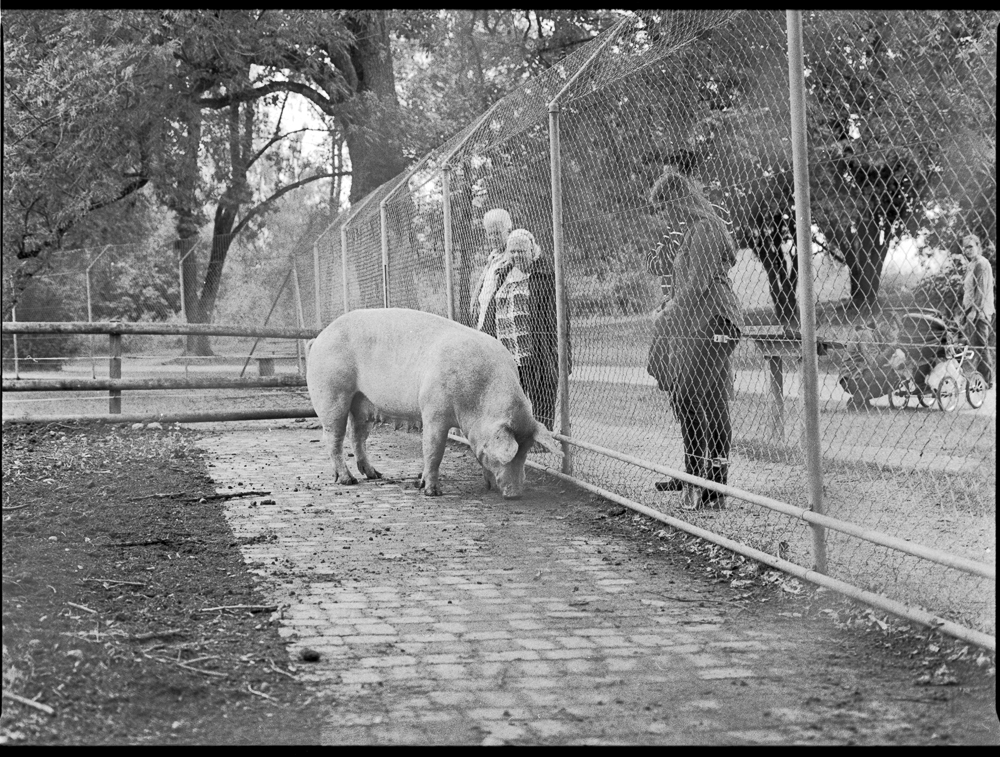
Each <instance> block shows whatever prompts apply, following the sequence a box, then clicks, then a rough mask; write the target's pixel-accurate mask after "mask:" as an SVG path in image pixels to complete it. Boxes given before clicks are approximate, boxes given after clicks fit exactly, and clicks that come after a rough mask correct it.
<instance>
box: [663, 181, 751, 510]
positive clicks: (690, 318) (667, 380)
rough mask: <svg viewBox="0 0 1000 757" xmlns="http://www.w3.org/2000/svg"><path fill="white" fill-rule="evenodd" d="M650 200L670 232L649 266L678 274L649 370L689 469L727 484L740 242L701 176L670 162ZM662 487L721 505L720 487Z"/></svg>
mask: <svg viewBox="0 0 1000 757" xmlns="http://www.w3.org/2000/svg"><path fill="white" fill-rule="evenodd" d="M650 200H651V202H652V204H653V205H654V207H655V208H656V212H657V214H658V216H659V217H660V219H661V220H662V221H664V222H665V224H664V225H665V227H666V228H667V229H668V230H669V233H668V234H667V235H666V236H665V238H664V243H663V244H662V245H661V246H660V247H658V248H657V250H656V251H655V252H654V254H651V255H649V256H647V260H646V267H647V269H648V270H649V272H650V273H651V274H654V275H656V276H661V277H665V276H669V277H671V279H672V290H673V291H672V295H673V296H672V298H671V299H668V300H665V302H664V303H663V305H661V307H660V310H659V311H658V312H657V314H656V320H655V323H654V329H653V343H652V345H651V347H650V355H649V363H648V366H647V370H648V372H649V373H650V374H651V375H652V376H653V377H654V378H655V379H656V380H657V384H658V386H659V388H660V389H661V390H663V391H666V392H668V393H669V394H670V400H671V405H672V407H673V409H674V413H675V414H676V415H677V418H678V420H679V421H680V425H681V436H682V439H683V443H684V470H685V472H686V473H689V474H691V475H694V476H700V477H702V478H706V479H708V480H709V481H713V482H716V483H720V484H726V483H727V482H728V473H729V451H730V447H731V446H732V422H731V419H730V411H729V405H730V401H731V399H732V392H733V373H732V354H733V351H734V350H735V348H736V343H737V341H738V340H739V337H740V334H741V333H742V331H741V330H742V328H743V312H742V309H741V307H740V303H739V300H738V299H737V298H736V294H735V293H734V292H733V289H732V285H731V284H730V282H729V277H728V272H729V269H730V268H732V267H733V265H734V264H735V263H736V244H735V242H734V241H733V237H732V235H731V234H730V233H729V230H728V228H727V227H726V224H725V222H724V221H723V220H722V218H720V216H719V214H718V213H717V212H716V210H715V209H714V208H713V206H712V204H711V203H710V202H709V201H708V198H707V197H705V195H704V193H703V191H702V189H701V187H700V186H699V184H698V183H696V181H695V180H693V179H691V178H689V177H687V176H684V175H683V174H681V173H680V172H679V171H676V170H675V169H672V168H668V169H666V171H665V172H664V174H663V175H662V176H661V177H660V178H659V179H658V180H657V181H656V183H655V184H654V185H653V188H652V190H651V192H650ZM656 488H657V489H658V490H660V491H671V490H673V491H677V490H683V491H684V497H683V501H682V505H681V506H682V507H683V508H684V509H688V510H693V509H698V508H721V507H723V506H724V504H725V498H724V496H723V495H721V494H719V493H718V492H715V491H712V490H710V489H702V488H701V487H697V486H692V485H682V484H681V482H679V481H666V482H659V483H657V485H656Z"/></svg>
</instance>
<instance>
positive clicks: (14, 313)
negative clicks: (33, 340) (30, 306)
mask: <svg viewBox="0 0 1000 757" xmlns="http://www.w3.org/2000/svg"><path fill="white" fill-rule="evenodd" d="M13 288H14V287H11V289H12V290H13ZM10 320H11V321H16V320H17V305H12V306H11V308H10ZM11 336H13V337H14V378H16V379H19V378H21V370H20V366H19V365H18V359H17V334H12V335H11ZM94 378H97V377H96V376H94Z"/></svg>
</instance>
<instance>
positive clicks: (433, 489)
mask: <svg viewBox="0 0 1000 757" xmlns="http://www.w3.org/2000/svg"><path fill="white" fill-rule="evenodd" d="M424 496H425V497H440V496H441V487H440V486H425V487H424Z"/></svg>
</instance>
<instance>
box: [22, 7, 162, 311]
mask: <svg viewBox="0 0 1000 757" xmlns="http://www.w3.org/2000/svg"><path fill="white" fill-rule="evenodd" d="M136 19H137V14H136V13H134V12H131V11H115V12H109V13H96V12H93V11H49V10H45V11H30V10H14V11H8V12H7V13H5V15H4V72H3V81H4V116H3V131H4V141H3V142H4V147H3V149H4V182H3V263H4V269H5V271H7V272H8V275H10V276H12V277H13V278H14V279H15V281H14V282H13V283H14V286H13V288H12V289H8V288H7V287H5V290H4V291H5V293H8V292H9V295H10V296H8V297H5V298H4V316H5V317H7V316H8V315H9V311H10V307H12V306H13V305H14V304H15V302H16V300H17V297H18V293H19V292H20V291H21V290H22V289H23V288H24V286H25V284H26V282H27V281H28V280H29V279H30V277H31V276H32V275H33V274H34V273H36V272H37V271H39V270H40V269H41V268H42V267H43V266H44V265H45V264H46V261H47V259H48V255H49V253H50V252H52V251H54V250H57V249H59V248H60V247H61V246H63V244H64V243H65V241H66V240H67V238H68V235H71V234H74V233H75V235H76V239H75V240H74V241H75V242H76V243H85V242H87V241H104V240H101V239H99V237H100V236H101V234H100V229H99V228H97V227H93V226H92V227H91V228H90V229H88V230H85V231H83V232H81V225H82V224H84V222H85V221H86V220H87V219H88V217H93V216H94V215H95V214H98V215H99V214H100V213H101V211H102V210H104V209H107V208H110V207H112V206H119V207H120V205H121V203H122V202H123V201H126V200H127V201H129V202H130V203H131V204H132V207H133V208H135V207H142V206H143V205H144V203H145V201H146V200H147V199H148V195H144V194H143V193H142V190H143V188H144V187H146V186H147V185H148V183H149V181H150V179H151V175H152V166H151V153H152V142H153V141H154V139H155V135H154V133H155V130H156V124H157V123H158V122H160V120H161V119H162V118H163V117H164V110H163V109H162V108H161V107H159V106H168V103H167V102H166V100H163V99H161V100H160V101H157V102H151V101H149V100H148V99H147V98H145V97H144V95H143V93H144V92H145V91H146V90H147V89H148V88H150V87H152V86H155V83H156V82H158V81H160V80H161V79H162V76H163V73H164V71H165V70H166V68H167V67H168V65H169V59H170V55H171V52H172V49H173V48H172V45H171V43H170V42H169V41H164V42H162V43H159V44H157V43H153V42H151V40H150V39H149V38H148V37H147V36H145V35H143V34H141V33H136V32H135V30H134V28H133V27H134V24H135V22H136ZM124 215H125V214H123V213H121V211H120V210H119V211H118V227H119V228H120V227H121V226H122V220H123V216H124ZM95 236H96V237H97V238H98V239H96V240H95Z"/></svg>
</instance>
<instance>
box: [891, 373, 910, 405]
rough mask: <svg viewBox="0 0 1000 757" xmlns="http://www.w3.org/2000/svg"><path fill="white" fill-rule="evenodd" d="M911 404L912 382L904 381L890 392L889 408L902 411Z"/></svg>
mask: <svg viewBox="0 0 1000 757" xmlns="http://www.w3.org/2000/svg"><path fill="white" fill-rule="evenodd" d="M908 404H910V380H909V379H903V380H902V381H900V382H899V383H898V384H897V385H896V386H894V387H893V388H892V389H891V390H890V391H889V407H891V408H892V409H893V410H902V409H903V408H904V407H906V406H907V405H908Z"/></svg>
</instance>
